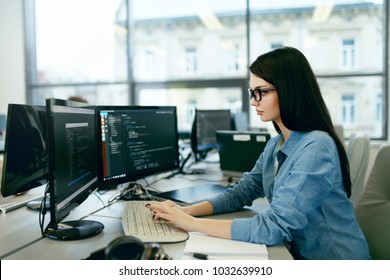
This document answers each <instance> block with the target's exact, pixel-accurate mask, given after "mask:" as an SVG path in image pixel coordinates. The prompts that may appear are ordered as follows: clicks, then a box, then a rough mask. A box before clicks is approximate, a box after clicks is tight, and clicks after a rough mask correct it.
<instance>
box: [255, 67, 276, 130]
mask: <svg viewBox="0 0 390 280" xmlns="http://www.w3.org/2000/svg"><path fill="white" fill-rule="evenodd" d="M249 86H250V88H251V89H252V90H253V89H261V88H264V89H265V88H271V87H273V85H272V84H270V83H268V82H266V81H265V80H263V79H262V78H259V77H257V76H256V75H254V74H252V73H251V76H250V81H249ZM250 104H251V105H252V106H254V107H255V109H256V113H257V115H258V116H260V119H261V120H262V121H263V122H268V121H275V122H276V123H281V119H280V110H279V98H278V94H277V92H276V91H275V90H272V91H269V92H267V93H265V94H263V95H262V98H261V101H256V100H255V99H254V98H252V99H251V101H250Z"/></svg>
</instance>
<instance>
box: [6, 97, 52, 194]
mask: <svg viewBox="0 0 390 280" xmlns="http://www.w3.org/2000/svg"><path fill="white" fill-rule="evenodd" d="M47 180H48V166H47V154H46V110H45V107H44V106H34V105H22V104H9V105H8V113H7V124H6V135H5V146H4V162H3V170H2V179H1V193H2V195H3V196H4V197H6V196H10V195H15V194H20V193H23V192H25V191H27V190H30V189H32V188H35V187H39V186H41V185H43V184H46V183H47Z"/></svg>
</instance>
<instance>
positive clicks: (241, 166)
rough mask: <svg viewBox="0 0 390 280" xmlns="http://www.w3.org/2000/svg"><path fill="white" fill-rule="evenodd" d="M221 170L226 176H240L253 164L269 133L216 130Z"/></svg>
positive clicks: (269, 137) (249, 169) (262, 149)
mask: <svg viewBox="0 0 390 280" xmlns="http://www.w3.org/2000/svg"><path fill="white" fill-rule="evenodd" d="M216 135H217V143H218V153H219V163H220V167H221V171H222V173H223V174H224V175H226V176H232V177H241V176H242V174H243V173H244V172H249V171H251V170H252V169H253V167H254V166H255V163H256V161H257V159H258V158H259V156H260V154H261V153H262V152H263V151H264V148H265V146H266V145H267V143H268V141H269V140H270V139H271V134H270V133H267V132H256V131H232V130H217V132H216Z"/></svg>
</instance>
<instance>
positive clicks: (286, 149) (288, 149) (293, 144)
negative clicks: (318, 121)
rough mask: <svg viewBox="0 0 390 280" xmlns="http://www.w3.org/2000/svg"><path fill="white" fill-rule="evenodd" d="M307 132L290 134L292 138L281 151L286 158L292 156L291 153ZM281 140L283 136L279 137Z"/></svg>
mask: <svg viewBox="0 0 390 280" xmlns="http://www.w3.org/2000/svg"><path fill="white" fill-rule="evenodd" d="M305 133H307V132H300V131H292V132H291V134H290V137H289V138H288V139H287V141H286V143H284V145H283V146H282V148H281V149H280V150H281V151H282V152H283V153H284V154H285V155H286V156H288V155H289V154H291V152H292V151H293V150H294V149H295V147H296V146H297V144H298V143H299V142H300V141H301V139H302V137H303V135H304V134H305ZM279 137H280V138H281V137H283V135H280V136H279Z"/></svg>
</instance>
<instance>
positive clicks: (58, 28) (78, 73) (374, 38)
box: [24, 0, 389, 139]
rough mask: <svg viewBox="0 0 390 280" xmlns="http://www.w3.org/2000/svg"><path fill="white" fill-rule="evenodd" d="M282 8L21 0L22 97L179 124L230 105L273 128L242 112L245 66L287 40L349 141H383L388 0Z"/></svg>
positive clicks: (238, 1)
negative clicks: (121, 107)
mask: <svg viewBox="0 0 390 280" xmlns="http://www.w3.org/2000/svg"><path fill="white" fill-rule="evenodd" d="M287 2H288V3H287ZM287 2H286V1H281V0H274V1H271V2H270V1H263V0H249V1H247V0H214V1H208V0H186V1H185V4H183V2H182V1H178V0H165V1H163V2H162V1H159V0H132V1H128V0H100V1H93V0H84V1H76V0H56V1H51V0H32V1H25V2H24V3H25V5H26V29H27V37H26V42H27V47H26V49H27V50H28V53H27V58H28V60H27V65H28V71H27V75H28V77H27V78H28V85H27V86H28V92H27V94H28V101H29V102H31V103H35V104H43V101H44V99H45V98H47V97H57V98H66V97H68V96H70V95H83V96H84V97H86V98H87V99H88V100H89V101H90V102H91V103H96V104H108V105H110V104H136V105H138V104H139V105H154V104H157V103H158V104H159V105H175V106H178V108H179V109H178V114H179V115H181V116H184V117H183V120H187V119H188V116H190V115H191V113H190V112H191V110H192V107H198V108H200V109H202V106H211V107H214V108H213V109H224V108H231V110H237V111H238V112H240V111H241V112H246V113H248V116H249V121H250V127H251V128H256V129H257V128H264V127H266V128H268V129H270V130H273V126H272V124H270V123H262V122H261V121H259V118H258V116H257V115H256V114H255V112H254V110H253V109H252V108H251V107H250V105H249V100H248V98H247V94H246V88H247V87H248V80H247V79H248V70H247V69H248V68H247V66H248V65H249V64H250V62H251V61H253V60H254V59H256V57H257V56H259V55H260V54H262V53H264V52H268V51H270V50H271V49H274V48H277V47H280V46H282V45H285V46H292V47H296V48H298V49H300V50H301V51H302V52H303V53H304V54H305V55H306V57H307V58H308V60H309V61H310V63H311V65H312V67H313V70H314V73H315V74H316V76H317V77H318V81H319V85H320V88H321V91H322V94H323V95H324V98H325V99H326V100H327V106H328V109H329V111H330V112H331V114H332V118H334V121H336V120H337V121H338V122H344V121H345V126H348V128H346V129H345V133H346V137H347V138H348V137H349V135H350V134H352V133H358V134H362V133H364V134H367V135H369V136H370V137H371V138H372V139H387V128H386V124H387V122H388V119H387V118H388V116H387V111H388V105H387V102H386V100H387V98H388V93H387V92H388V89H387V88H386V87H387V85H388V84H389V83H388V81H387V79H388V77H387V69H386V68H387V67H388V62H387V61H386V57H388V54H387V53H385V51H384V50H386V51H387V52H388V49H389V48H388V46H387V45H386V44H385V43H387V41H388V35H387V34H386V32H387V31H388V30H389V20H388V19H387V16H388V11H385V7H387V8H388V0H385V1H381V0H376V1H358V0H347V1H346V0H335V1H332V3H333V4H332V5H329V4H328V3H329V1H327V0H318V1H307V0H296V1H287ZM34 3H35V6H34ZM178 3H179V4H178ZM247 3H248V4H249V7H248V9H247ZM323 4H327V5H323ZM129 5H130V6H129ZM324 6H326V9H321V7H322V8H323V7H324ZM149 7H154V8H153V9H150V8H149ZM171 7H175V9H172V8H171ZM247 13H248V14H247ZM248 15H249V17H247V16H248ZM128 17H129V18H128ZM69 18H71V19H72V20H69ZM248 19H249V20H248ZM47 27H50V28H47ZM129 30H130V32H128V31H129ZM53 50H54V51H53ZM97 62H98V63H97ZM130 63H131V65H130ZM372 89H376V90H377V91H376V92H372ZM151 91H154V92H163V95H161V96H154V95H153V98H150V96H152V95H149V94H147V93H148V92H149V93H150V92H151ZM206 92H207V94H211V95H210V96H211V97H212V98H210V97H208V98H206V99H207V102H204V96H206V95H205V93H206ZM227 93H229V94H227ZM346 93H348V94H349V93H353V95H354V97H353V98H354V101H353V102H352V101H350V100H349V101H348V100H347V99H348V98H347V99H345V98H344V97H343V96H344V95H346ZM230 94H232V95H233V96H229V95H230ZM343 98H344V99H343ZM210 100H212V102H210ZM192 101H194V103H192ZM189 104H191V105H189ZM348 104H349V105H348ZM363 104H364V105H363ZM360 106H361V107H360ZM379 108H381V110H382V111H379ZM205 109H206V108H205ZM180 110H183V112H180ZM361 110H364V114H363V113H360V111H361ZM187 123H188V121H184V122H183V124H182V127H186V126H187Z"/></svg>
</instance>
